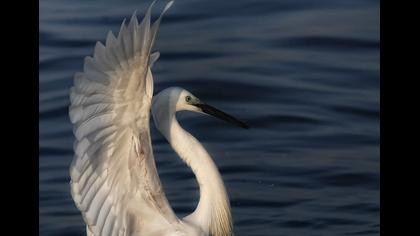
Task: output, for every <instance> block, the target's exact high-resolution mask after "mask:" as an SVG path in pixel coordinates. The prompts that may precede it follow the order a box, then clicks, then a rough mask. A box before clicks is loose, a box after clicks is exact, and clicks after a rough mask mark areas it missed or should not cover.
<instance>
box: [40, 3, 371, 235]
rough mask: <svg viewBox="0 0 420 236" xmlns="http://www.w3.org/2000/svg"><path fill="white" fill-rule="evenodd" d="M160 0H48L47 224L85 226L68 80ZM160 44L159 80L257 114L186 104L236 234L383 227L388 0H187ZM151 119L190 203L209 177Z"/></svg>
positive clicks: (43, 44) (43, 106)
mask: <svg viewBox="0 0 420 236" xmlns="http://www.w3.org/2000/svg"><path fill="white" fill-rule="evenodd" d="M149 3H150V1H140V0H130V1H127V0H125V1H116V0H113V1H109V0H107V1H82V0H77V1H64V0H54V1H52V0H41V1H40V32H39V38H40V55H39V59H40V62H39V68H40V82H39V83H40V84H39V87H40V91H39V93H40V101H39V102H40V107H39V115H40V143H39V145H40V161H39V163H40V164H39V165H40V166H39V171H40V182H39V187H40V196H39V205H40V209H39V214H40V215H39V217H40V222H39V223H40V225H39V226H40V229H39V230H40V235H46V236H48V235H73V236H74V235H84V234H85V232H84V230H85V227H84V225H83V221H82V217H81V215H80V213H79V212H78V211H77V209H76V207H75V206H74V204H73V201H72V199H71V196H70V193H69V185H68V182H69V174H68V169H69V164H70V162H71V160H72V144H73V135H72V127H71V124H70V122H69V119H68V116H67V109H68V108H67V106H68V104H69V99H68V90H69V88H70V87H71V85H72V82H73V81H72V76H73V74H74V72H76V71H80V70H81V69H82V65H83V64H82V63H83V58H84V57H85V56H87V55H91V54H92V52H93V48H94V44H95V42H96V41H97V40H101V41H102V42H103V41H104V39H105V36H106V33H107V31H108V30H113V31H114V32H117V30H118V28H119V26H120V24H121V22H122V19H123V18H125V17H126V18H128V17H129V16H130V15H131V13H132V12H133V11H134V10H135V9H138V10H139V11H138V12H139V14H143V13H144V10H145V8H146V7H147V6H148V5H149ZM163 4H164V1H162V2H159V3H158V4H157V7H156V8H155V11H154V13H155V17H156V16H157V14H158V13H159V12H160V9H159V7H162V6H163ZM155 49H156V50H159V51H160V52H161V58H160V59H159V61H158V62H157V63H156V64H155V66H154V75H155V93H157V92H159V91H160V90H162V89H164V88H166V87H169V86H180V87H184V88H186V89H188V90H189V91H191V92H192V93H193V94H195V95H197V96H198V97H200V98H201V99H202V100H204V101H206V102H208V103H209V104H212V105H215V106H216V107H219V108H221V109H222V110H225V111H227V112H228V113H231V114H234V115H235V116H237V117H240V118H241V119H242V120H245V121H247V123H249V124H250V126H251V129H250V130H243V129H238V128H236V127H233V126H229V125H227V124H225V123H223V122H222V121H218V120H215V119H212V118H210V117H206V116H201V115H197V114H189V113H180V114H179V116H178V118H179V119H180V123H181V124H182V126H183V127H184V128H185V129H187V130H188V131H190V132H191V133H192V134H193V135H194V136H196V137H197V138H198V139H199V140H200V141H201V142H202V143H203V144H204V146H205V147H206V148H207V149H208V151H209V152H210V153H211V154H212V156H213V158H214V160H215V162H216V163H217V165H218V167H219V169H220V171H221V173H222V175H223V178H224V181H225V183H226V186H227V189H228V192H229V195H230V199H231V204H232V210H233V217H234V226H235V234H236V235H267V236H269V235H273V236H274V235H275V236H279V235H379V1H377V0H375V1H373V0H371V1H366V0H364V1H361V0H360V1H333V0H321V1H309V0H300V1H294V0H285V1H277V0H271V1H268V0H264V1H258V0H241V1H221V0H214V1H197V0H184V1H180V0H178V1H177V2H176V3H175V4H174V6H173V8H171V10H170V11H169V12H168V14H167V15H166V17H165V18H164V19H163V22H162V25H161V30H160V32H159V35H158V39H157V42H156V45H155ZM151 128H152V139H153V148H154V152H155V156H156V161H157V166H158V171H159V174H160V177H161V179H162V182H163V185H164V188H165V192H166V194H167V195H168V198H169V200H170V203H171V205H172V206H173V208H174V209H175V211H176V212H177V214H178V215H179V216H184V215H186V214H188V213H190V212H191V211H193V210H194V208H195V205H196V204H197V200H198V189H197V187H196V183H195V180H194V178H193V175H192V173H191V171H190V170H189V169H188V168H186V167H185V165H184V164H183V163H182V162H181V161H180V160H178V158H177V156H176V155H175V153H174V152H173V151H172V150H171V148H170V147H169V146H168V144H167V143H166V141H165V140H164V138H163V136H162V135H161V134H159V133H158V132H157V130H156V129H155V128H154V126H153V125H152V127H151Z"/></svg>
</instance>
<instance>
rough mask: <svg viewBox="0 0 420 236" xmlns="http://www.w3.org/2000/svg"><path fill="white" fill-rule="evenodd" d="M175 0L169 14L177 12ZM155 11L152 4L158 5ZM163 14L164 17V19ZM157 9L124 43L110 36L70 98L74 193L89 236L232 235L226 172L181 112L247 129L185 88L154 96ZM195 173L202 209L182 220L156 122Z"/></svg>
mask: <svg viewBox="0 0 420 236" xmlns="http://www.w3.org/2000/svg"><path fill="white" fill-rule="evenodd" d="M171 4H172V2H169V3H168V4H167V6H166V7H165V9H164V11H163V13H164V12H165V11H166V10H167V9H168V8H169V7H170V6H171ZM152 5H153V4H152ZM163 13H162V15H163ZM150 15H151V7H150V8H149V9H148V11H147V13H146V15H145V17H144V19H143V21H142V22H141V23H140V24H139V23H138V22H137V18H136V16H135V15H133V17H132V19H131V20H130V23H129V24H128V26H126V25H125V23H123V25H122V26H121V30H120V33H119V34H118V37H117V38H115V37H114V36H113V34H112V33H109V34H108V37H107V40H106V45H105V46H104V45H102V44H101V43H99V42H98V43H97V45H96V47H95V52H94V56H93V57H87V58H86V59H85V64H84V71H83V73H77V74H76V75H75V78H74V87H73V88H72V89H71V92H70V99H71V105H70V120H71V122H72V123H73V124H74V135H75V137H76V140H75V143H74V150H75V157H74V160H73V162H72V165H71V167H70V175H71V193H72V197H73V200H74V201H75V203H76V206H77V207H78V209H79V210H80V211H81V212H82V216H83V219H84V221H85V223H86V231H87V234H88V235H95V236H98V235H112V236H119V235H124V236H187V235H188V236H207V235H214V236H228V235H231V234H232V217H231V212H230V205H229V199H228V196H227V193H226V189H225V187H224V184H223V181H222V178H221V176H220V173H219V172H218V170H217V167H216V165H215V163H214V162H213V161H212V159H211V157H210V155H209V154H208V153H207V152H206V150H205V149H204V148H203V146H202V145H201V144H200V143H199V142H198V141H197V140H196V139H195V138H194V137H193V136H192V135H191V134H189V133H188V132H186V131H185V130H184V129H182V128H181V126H180V125H179V123H178V121H177V120H176V117H175V113H176V112H177V111H180V110H189V111H193V112H201V113H207V114H210V115H214V116H216V117H219V118H222V119H224V120H227V121H229V122H232V123H235V124H238V125H240V126H241V127H246V125H245V124H243V123H241V122H240V121H238V120H236V119H235V118H233V117H231V116H229V115H227V114H225V113H223V112H221V111H219V110H217V109H215V108H213V107H210V106H208V105H207V104H204V103H202V102H201V101H200V100H199V99H198V98H196V97H195V96H193V95H192V94H191V93H189V92H188V91H186V90H184V89H181V88H168V89H165V90H163V91H162V92H160V93H159V94H158V95H156V96H154V97H153V76H152V73H151V67H152V65H153V63H154V62H155V61H156V60H157V58H158V57H159V54H158V53H151V48H152V46H153V43H154V40H155V36H156V33H157V30H158V28H159V23H160V20H161V17H162V15H161V16H160V17H159V18H158V19H157V20H156V21H155V22H154V23H153V24H152V25H151V24H150ZM150 110H152V114H153V118H154V121H155V124H156V127H157V128H158V130H159V131H160V132H161V133H162V134H163V135H164V136H165V138H166V139H167V140H168V142H169V143H170V145H171V146H172V147H173V149H174V150H175V152H176V153H177V154H178V155H179V156H180V157H181V159H182V160H183V161H184V162H185V163H186V164H187V165H188V166H190V167H191V169H192V170H193V172H194V174H195V176H196V179H197V181H198V183H199V187H200V200H199V203H198V206H197V208H196V210H195V211H194V212H193V213H191V214H190V215H188V216H186V217H184V218H183V219H179V218H178V217H177V216H176V215H175V213H174V211H173V209H172V208H171V206H170V205H169V202H168V200H167V198H166V196H165V194H164V192H163V189H162V185H161V183H160V179H159V176H158V174H157V171H156V165H155V160H154V156H153V151H152V146H151V141H150V140H151V139H150V130H149V117H150Z"/></svg>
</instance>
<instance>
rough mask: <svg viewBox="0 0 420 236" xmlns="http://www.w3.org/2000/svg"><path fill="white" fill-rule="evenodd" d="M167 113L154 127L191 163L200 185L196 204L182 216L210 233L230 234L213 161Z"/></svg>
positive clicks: (227, 209)
mask: <svg viewBox="0 0 420 236" xmlns="http://www.w3.org/2000/svg"><path fill="white" fill-rule="evenodd" d="M166 114H168V113H166ZM168 115H169V116H168V117H165V118H166V119H167V120H166V121H161V122H160V123H161V124H159V122H157V126H160V127H158V129H159V130H160V131H161V132H162V133H163V135H164V136H165V137H166V139H167V140H168V142H169V143H170V144H171V146H172V147H173V148H174V150H175V152H176V153H177V154H178V155H179V156H180V157H181V159H182V160H183V161H184V162H185V163H186V164H187V165H188V166H190V167H191V169H192V171H193V172H194V174H195V176H196V178H197V182H198V184H199V186H200V200H199V203H198V206H197V208H196V210H195V211H194V212H193V213H192V214H191V215H189V216H187V217H186V218H185V220H188V221H190V222H192V223H195V224H198V225H199V226H200V227H201V228H202V229H203V230H204V231H205V232H207V233H211V234H212V235H221V236H228V235H229V236H230V234H231V230H232V219H231V212H230V204H229V199H228V196H227V193H226V189H225V186H224V184H223V180H222V178H221V176H220V173H219V171H218V170H217V167H216V165H215V163H214V162H213V160H212V159H211V157H210V155H209V154H208V153H207V151H206V150H205V149H204V147H203V146H202V145H201V144H200V142H198V140H197V139H196V138H194V137H193V136H192V135H191V134H190V133H188V132H187V131H185V130H184V129H182V127H181V126H180V125H179V123H178V121H177V120H176V118H175V113H171V112H170V113H169V114H168ZM165 123H166V124H165Z"/></svg>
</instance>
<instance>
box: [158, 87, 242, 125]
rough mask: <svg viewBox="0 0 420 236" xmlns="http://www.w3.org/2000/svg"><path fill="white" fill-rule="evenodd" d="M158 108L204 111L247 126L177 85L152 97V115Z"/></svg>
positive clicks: (232, 122)
mask: <svg viewBox="0 0 420 236" xmlns="http://www.w3.org/2000/svg"><path fill="white" fill-rule="evenodd" d="M163 107H166V108H163ZM171 108H172V109H171ZM159 110H166V112H167V111H170V110H173V112H176V111H192V112H198V113H204V114H207V115H211V116H214V117H216V118H219V119H222V120H224V121H227V122H229V123H231V124H234V125H237V126H239V127H242V128H246V129H247V128H249V126H248V125H247V124H245V123H244V122H242V121H240V120H238V119H236V118H234V117H233V116H231V115H228V114H226V113H224V112H223V111H220V110H219V109H217V108H214V107H212V106H210V105H208V104H206V103H204V102H202V101H201V100H200V99H199V98H197V97H196V96H194V95H193V94H192V93H190V92H189V91H187V90H185V89H182V88H178V87H172V88H167V89H165V90H163V91H161V92H160V93H159V94H157V95H156V96H155V97H154V98H153V105H152V112H153V115H154V116H156V115H159V114H158V113H161V112H159Z"/></svg>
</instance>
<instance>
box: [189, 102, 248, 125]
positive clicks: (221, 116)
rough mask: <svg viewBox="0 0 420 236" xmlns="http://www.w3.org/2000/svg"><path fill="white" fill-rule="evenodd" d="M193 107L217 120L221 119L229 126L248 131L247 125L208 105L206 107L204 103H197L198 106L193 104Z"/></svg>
mask: <svg viewBox="0 0 420 236" xmlns="http://www.w3.org/2000/svg"><path fill="white" fill-rule="evenodd" d="M194 106H196V107H198V108H200V109H201V110H202V111H203V112H204V113H206V114H209V115H211V116H214V117H217V118H219V119H222V120H224V121H227V122H229V123H231V124H234V125H237V126H239V127H241V128H244V129H249V126H248V125H247V124H245V123H244V122H242V121H240V120H238V119H236V118H235V117H233V116H231V115H228V114H226V113H224V112H223V111H221V110H219V109H217V108H214V107H212V106H210V105H207V104H205V103H198V104H194Z"/></svg>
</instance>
